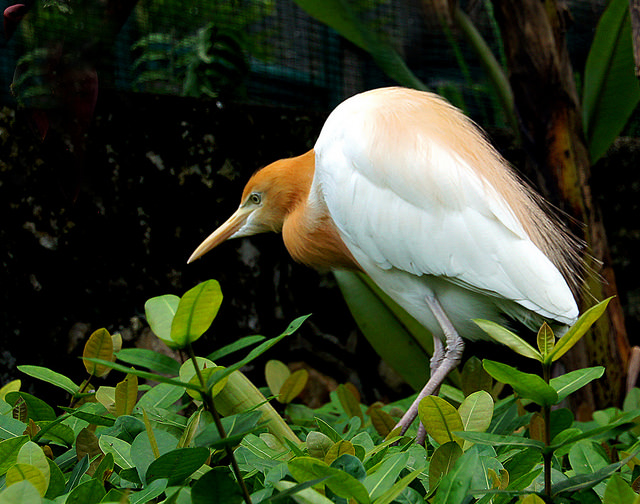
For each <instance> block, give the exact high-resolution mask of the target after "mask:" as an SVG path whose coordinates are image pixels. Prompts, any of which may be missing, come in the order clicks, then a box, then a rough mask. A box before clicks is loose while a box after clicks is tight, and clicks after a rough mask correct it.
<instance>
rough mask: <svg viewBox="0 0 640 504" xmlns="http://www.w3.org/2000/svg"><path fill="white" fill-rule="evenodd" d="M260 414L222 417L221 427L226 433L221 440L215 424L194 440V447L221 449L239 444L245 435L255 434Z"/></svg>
mask: <svg viewBox="0 0 640 504" xmlns="http://www.w3.org/2000/svg"><path fill="white" fill-rule="evenodd" d="M261 417H262V413H261V412H260V411H248V412H245V413H239V414H237V415H232V416H228V417H224V418H223V419H221V422H222V427H223V428H224V431H225V433H226V437H225V438H224V439H223V438H222V437H221V436H220V432H219V431H218V428H217V426H216V425H215V424H209V425H207V426H206V427H205V428H204V429H202V431H200V432H199V433H198V435H197V436H196V437H195V439H194V444H195V445H196V446H206V447H208V448H216V449H217V448H221V447H223V446H225V445H229V446H233V445H236V444H239V443H240V441H242V438H244V437H245V436H246V435H247V434H249V433H252V432H255V431H256V430H258V429H259V428H260V426H259V425H258V422H260V418H261Z"/></svg>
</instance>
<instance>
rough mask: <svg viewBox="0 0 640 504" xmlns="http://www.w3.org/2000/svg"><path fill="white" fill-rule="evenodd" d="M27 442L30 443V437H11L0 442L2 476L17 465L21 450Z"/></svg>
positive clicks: (0, 469) (0, 471) (0, 472)
mask: <svg viewBox="0 0 640 504" xmlns="http://www.w3.org/2000/svg"><path fill="white" fill-rule="evenodd" d="M27 441H29V436H17V437H10V438H9V439H5V440H4V441H0V475H3V474H4V473H6V472H7V470H8V469H9V468H10V467H11V466H12V465H14V464H15V463H16V461H17V460H18V453H19V452H20V448H22V445H24V444H25V443H26V442H27Z"/></svg>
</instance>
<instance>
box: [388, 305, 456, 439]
mask: <svg viewBox="0 0 640 504" xmlns="http://www.w3.org/2000/svg"><path fill="white" fill-rule="evenodd" d="M425 301H426V302H427V305H428V306H429V308H430V309H431V312H432V313H433V316H434V317H435V318H436V320H437V321H438V324H439V325H440V327H441V328H442V332H443V333H444V336H445V341H446V350H445V351H444V355H442V353H443V352H442V342H441V341H438V342H436V338H435V337H434V342H433V343H434V346H433V357H432V358H431V377H430V378H429V381H428V382H427V384H426V385H425V386H424V388H423V389H422V390H421V391H420V393H419V394H418V397H416V399H415V401H413V404H411V407H410V408H409V409H408V410H407V412H406V413H405V414H404V416H403V417H402V418H401V419H400V421H399V422H398V425H396V427H400V428H401V430H400V432H401V433H402V434H404V433H405V432H406V431H407V429H408V428H409V426H410V425H411V424H412V423H413V421H414V420H415V418H416V416H418V405H419V404H420V401H421V400H422V399H424V398H425V397H427V396H428V395H433V394H435V393H437V391H438V390H439V389H440V385H441V384H442V382H443V381H444V379H445V378H446V377H447V375H448V374H449V373H450V372H451V371H452V370H453V369H454V368H455V367H456V366H457V365H458V364H459V363H460V359H461V358H462V351H463V350H464V341H463V340H462V338H461V337H460V335H459V334H458V331H456V329H455V327H453V324H452V323H451V321H450V320H449V317H447V315H446V314H445V312H444V310H443V309H442V306H441V305H440V303H439V302H438V300H437V299H436V297H435V295H430V296H427V297H425ZM422 441H424V439H423V440H422ZM418 442H420V439H418Z"/></svg>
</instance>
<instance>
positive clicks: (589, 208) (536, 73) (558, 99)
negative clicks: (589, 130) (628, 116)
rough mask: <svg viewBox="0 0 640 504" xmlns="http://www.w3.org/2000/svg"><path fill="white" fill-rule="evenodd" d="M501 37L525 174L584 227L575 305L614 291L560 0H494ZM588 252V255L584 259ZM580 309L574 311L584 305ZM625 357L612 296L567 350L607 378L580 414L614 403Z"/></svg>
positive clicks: (577, 364)
mask: <svg viewBox="0 0 640 504" xmlns="http://www.w3.org/2000/svg"><path fill="white" fill-rule="evenodd" d="M493 3H494V5H495V14H496V18H497V21H498V24H499V25H500V29H501V31H502V35H503V38H504V44H505V51H506V54H507V60H508V65H509V80H510V83H511V86H512V88H513V93H514V98H515V104H516V109H517V111H518V115H519V118H520V127H521V131H522V137H523V139H524V142H525V147H526V149H527V150H528V153H529V164H530V166H528V167H526V171H527V172H528V173H527V174H528V176H530V177H532V178H534V177H535V178H536V179H537V181H538V183H539V184H540V186H541V188H542V190H543V192H546V193H547V196H548V197H549V198H550V199H551V200H552V201H553V202H554V203H555V204H556V205H558V206H560V208H561V209H563V210H564V211H565V212H567V213H568V214H569V215H570V216H572V217H573V218H575V219H576V220H577V221H579V222H582V223H584V224H585V225H586V227H585V228H584V229H582V230H577V232H578V233H580V232H582V235H583V238H584V240H585V242H586V243H587V246H588V249H589V254H591V255H586V256H585V259H586V261H587V263H588V265H589V267H590V268H591V269H592V270H594V271H595V272H596V273H597V275H599V277H598V276H596V275H591V276H587V278H586V283H587V287H588V289H589V294H588V295H586V296H583V298H584V299H582V300H581V307H582V309H583V310H584V309H586V308H587V307H588V306H590V305H592V304H593V300H592V297H595V298H596V299H597V300H601V299H604V298H607V297H609V296H612V295H615V294H616V283H615V276H614V272H613V269H612V267H611V261H610V257H609V248H608V245H607V239H606V235H605V230H604V226H603V222H602V218H601V215H600V211H599V209H598V208H597V206H596V204H595V202H594V200H593V197H592V195H591V190H590V187H589V179H590V163H589V156H588V151H587V147H586V145H585V140H584V137H583V133H582V123H581V111H580V102H579V99H578V94H577V90H576V86H575V81H574V77H573V70H572V68H571V62H570V60H569V55H568V52H567V46H566V41H565V31H566V25H567V23H568V21H569V11H568V8H567V7H566V5H565V3H564V2H563V1H562V0H558V1H555V0H546V1H540V0H494V2H493ZM591 256H593V257H591ZM583 310H581V311H583ZM628 358H629V342H628V339H627V334H626V330H625V326H624V318H623V314H622V308H621V305H620V302H619V300H618V298H614V299H613V300H612V302H611V303H610V305H609V309H608V311H607V313H606V314H605V315H604V316H603V317H602V318H601V319H600V320H599V321H598V322H597V324H596V325H595V326H594V329H593V330H592V331H590V333H589V334H588V335H587V336H585V337H584V338H583V340H582V344H581V345H579V346H577V347H576V348H575V349H574V350H573V351H572V352H570V353H569V354H568V356H567V360H566V363H567V366H568V367H569V368H570V369H577V368H581V367H585V366H593V365H604V366H605V367H606V369H607V371H606V378H605V379H603V380H600V382H596V383H594V384H593V385H592V387H590V388H588V389H587V390H584V392H583V393H582V397H580V398H579V401H580V404H579V408H578V409H579V413H580V414H582V416H588V415H589V413H590V412H592V411H593V410H594V408H595V407H598V408H602V407H604V406H607V405H612V404H616V405H617V404H620V403H621V401H622V398H623V394H624V383H625V376H626V371H627V363H628Z"/></svg>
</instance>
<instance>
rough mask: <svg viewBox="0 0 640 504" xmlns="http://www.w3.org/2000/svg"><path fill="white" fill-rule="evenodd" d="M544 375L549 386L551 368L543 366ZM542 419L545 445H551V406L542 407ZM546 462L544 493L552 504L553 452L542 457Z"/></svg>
mask: <svg viewBox="0 0 640 504" xmlns="http://www.w3.org/2000/svg"><path fill="white" fill-rule="evenodd" d="M542 374H543V378H544V381H545V382H546V383H547V384H548V383H549V380H550V379H551V366H549V365H545V364H543V365H542ZM542 419H543V420H544V445H545V447H549V445H551V406H549V405H548V404H545V405H544V406H542ZM542 458H543V460H544V493H545V496H546V498H547V502H551V459H552V458H553V452H551V451H549V452H545V453H544V454H543V456H542Z"/></svg>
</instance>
